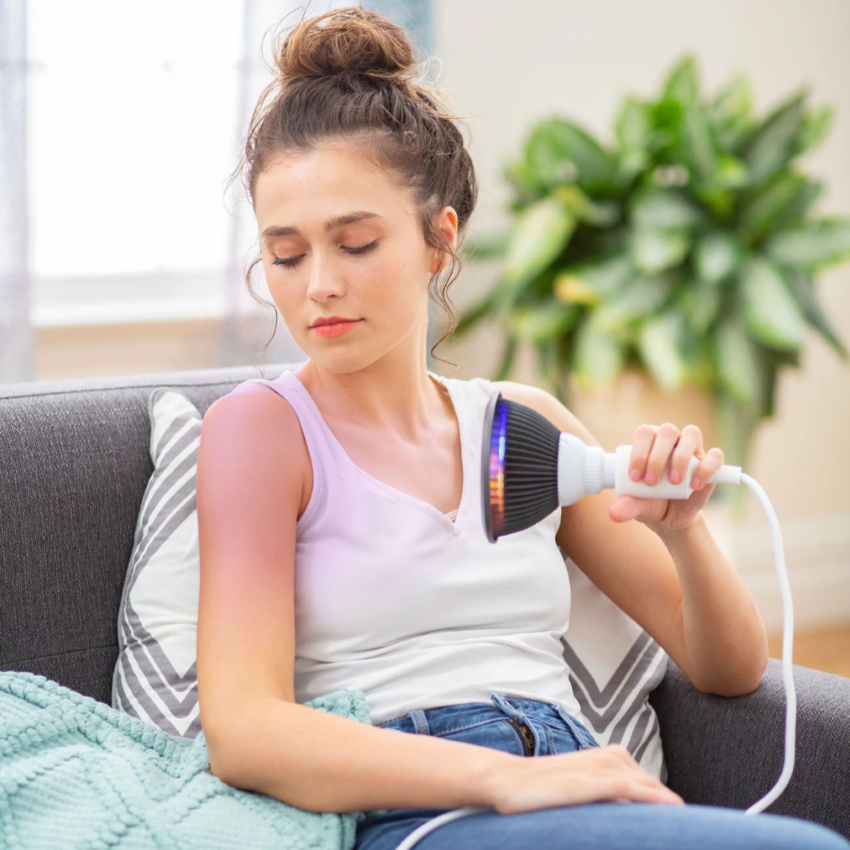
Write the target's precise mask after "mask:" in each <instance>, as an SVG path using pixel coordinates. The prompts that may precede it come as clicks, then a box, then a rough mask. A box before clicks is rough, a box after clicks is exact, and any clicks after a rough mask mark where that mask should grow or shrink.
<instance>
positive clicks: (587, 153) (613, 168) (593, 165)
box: [547, 117, 618, 196]
mask: <svg viewBox="0 0 850 850" xmlns="http://www.w3.org/2000/svg"><path fill="white" fill-rule="evenodd" d="M547 133H548V134H549V138H551V140H552V144H553V145H557V146H558V147H559V149H560V150H561V151H562V155H563V157H564V158H565V159H567V160H569V161H570V162H572V163H573V164H574V165H575V167H576V169H577V172H578V173H577V176H576V178H575V182H577V183H578V184H579V186H581V188H582V189H584V191H585V192H588V193H589V194H591V195H593V196H596V195H610V194H612V193H613V192H614V191H615V190H616V186H617V181H616V178H617V170H618V169H617V157H616V156H615V155H614V154H613V153H611V152H610V151H608V150H606V149H605V148H604V147H603V146H602V145H601V144H600V143H599V142H597V141H596V139H594V138H593V136H591V135H590V133H588V132H587V131H586V130H584V129H583V128H582V127H579V126H578V124H575V123H574V122H572V121H568V120H567V119H565V118H560V117H556V118H552V119H551V120H550V121H549V122H548V125H547Z"/></svg>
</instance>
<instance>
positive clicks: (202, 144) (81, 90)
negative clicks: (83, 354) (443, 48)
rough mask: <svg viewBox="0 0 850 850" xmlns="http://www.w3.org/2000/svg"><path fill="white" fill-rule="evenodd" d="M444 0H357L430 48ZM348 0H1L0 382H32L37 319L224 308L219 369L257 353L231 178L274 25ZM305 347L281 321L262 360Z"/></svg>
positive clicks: (71, 321)
mask: <svg viewBox="0 0 850 850" xmlns="http://www.w3.org/2000/svg"><path fill="white" fill-rule="evenodd" d="M432 2H433V0H362V2H360V3H357V2H356V0H355V3H354V4H353V5H361V6H362V7H363V8H373V9H375V10H376V11H380V12H382V13H383V14H386V15H387V16H388V17H391V18H392V19H393V20H396V21H397V22H398V23H399V24H401V25H402V26H404V27H405V29H406V30H407V31H408V32H409V33H410V35H411V37H412V39H413V40H414V42H416V43H418V45H419V46H420V47H421V48H422V49H423V50H424V51H425V54H426V55H431V52H432V49H433V47H432V42H433V35H432V29H433V23H432V9H431V3H432ZM342 5H348V3H346V2H334V0H309V2H295V0H229V1H228V2H227V3H222V4H216V5H214V6H209V5H208V4H206V3H205V0H148V2H147V3H146V4H144V5H143V6H141V7H130V6H127V5H125V4H118V3H114V2H112V0H86V2H85V3H69V2H66V0H0V382H12V381H25V380H32V379H34V377H35V375H34V328H36V327H68V326H70V325H91V324H110V323H115V322H133V323H138V322H155V321H163V320H172V321H173V320H194V319H210V318H221V319H223V321H222V328H223V331H222V336H221V341H220V342H221V346H220V349H219V353H218V362H210V363H209V366H210V367H215V366H218V365H237V364H239V365H241V364H250V363H253V362H262V361H261V359H260V355H261V352H262V349H263V345H264V343H265V342H266V340H267V339H268V337H269V335H270V333H271V329H272V327H273V324H274V322H273V311H272V309H271V308H261V307H260V306H259V305H258V304H257V303H256V302H255V301H254V300H253V299H252V298H251V297H250V295H249V293H248V290H247V286H246V282H245V273H246V271H247V267H248V265H249V263H250V261H251V259H252V258H253V257H254V256H255V255H256V253H257V251H258V240H257V227H256V219H255V218H254V215H253V210H252V209H251V206H250V202H249V200H248V198H247V196H245V195H244V194H243V193H242V187H241V183H239V182H237V183H236V184H234V185H233V186H232V187H231V189H230V192H229V193H228V195H225V194H224V193H223V188H224V181H225V178H226V176H227V175H228V174H229V173H230V171H231V170H232V169H233V168H234V167H235V166H236V163H237V161H238V157H239V152H240V149H241V146H242V144H243V141H244V135H245V133H246V131H247V125H248V120H249V118H250V114H251V111H252V110H253V107H254V105H255V103H256V101H257V98H258V97H259V94H260V92H261V91H262V90H263V88H265V86H266V85H267V84H268V82H269V81H270V80H271V74H272V68H273V57H272V55H271V47H272V43H273V40H272V37H271V36H272V34H273V32H274V30H275V28H276V25H278V24H279V23H280V22H281V21H282V20H283V21H284V26H287V25H290V24H293V23H295V22H296V21H298V20H299V19H300V18H301V17H302V16H303V15H305V14H306V15H315V14H321V13H322V12H325V11H328V10H330V9H332V8H337V7H339V6H342ZM164 21H168V25H167V26H164V25H163V22H164ZM253 283H254V289H255V291H256V292H257V294H258V295H259V296H260V297H261V298H264V299H266V300H270V299H269V298H268V289H267V287H266V285H265V279H264V276H263V273H262V267H255V269H254V278H253ZM302 357H303V354H302V353H301V352H300V351H299V350H298V349H297V347H296V346H295V344H294V342H293V341H292V339H291V337H290V335H289V333H288V331H287V330H286V326H285V325H284V323H283V321H282V320H281V319H280V317H279V321H278V328H277V332H276V334H275V337H274V340H273V341H272V343H271V344H270V346H269V348H268V351H267V354H266V357H265V361H264V362H266V363H273V362H280V361H287V360H299V359H301V358H302ZM108 369H109V363H106V362H105V363H104V373H107V372H108Z"/></svg>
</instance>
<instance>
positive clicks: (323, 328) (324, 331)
mask: <svg viewBox="0 0 850 850" xmlns="http://www.w3.org/2000/svg"><path fill="white" fill-rule="evenodd" d="M360 321H362V320H361V319H342V318H338V317H336V316H331V317H330V318H329V319H317V320H316V323H315V324H313V325H312V326H311V327H312V329H313V330H314V331H315V332H316V333H317V334H318V335H319V336H323V337H333V336H342V334H344V333H348V331H350V330H351V329H352V328H353V327H355V325H357V324H358V323H359V322H360Z"/></svg>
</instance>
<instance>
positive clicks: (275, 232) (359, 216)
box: [261, 210, 383, 238]
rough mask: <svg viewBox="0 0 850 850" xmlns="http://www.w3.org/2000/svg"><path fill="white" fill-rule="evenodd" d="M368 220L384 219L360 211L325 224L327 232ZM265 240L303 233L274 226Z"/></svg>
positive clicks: (268, 231)
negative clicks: (271, 237) (269, 237)
mask: <svg viewBox="0 0 850 850" xmlns="http://www.w3.org/2000/svg"><path fill="white" fill-rule="evenodd" d="M367 218H383V216H382V215H378V213H373V212H367V211H366V210H358V211H357V212H352V213H347V214H346V215H337V216H334V217H333V218H329V219H328V220H327V221H326V222H325V232H326V233H327V232H330V231H331V230H335V229H336V228H337V227H343V226H344V225H346V224H353V223H354V222H355V221H363V219H367ZM261 235H262V236H263V238H266V237H267V236H291V235H296V236H300V235H301V231H300V230H299V229H298V228H297V227H291V226H273V227H267V228H266V229H265V230H264V231H263V232H262V234H261Z"/></svg>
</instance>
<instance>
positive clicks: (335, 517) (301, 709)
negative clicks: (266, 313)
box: [197, 7, 850, 850]
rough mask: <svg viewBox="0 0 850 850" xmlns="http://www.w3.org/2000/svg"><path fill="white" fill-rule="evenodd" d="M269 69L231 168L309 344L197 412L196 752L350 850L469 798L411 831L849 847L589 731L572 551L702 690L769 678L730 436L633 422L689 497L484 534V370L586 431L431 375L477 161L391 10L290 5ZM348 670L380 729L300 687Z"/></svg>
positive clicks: (463, 837)
mask: <svg viewBox="0 0 850 850" xmlns="http://www.w3.org/2000/svg"><path fill="white" fill-rule="evenodd" d="M277 62H278V68H279V71H280V76H279V79H278V80H277V81H276V82H275V83H274V84H273V85H272V86H270V87H269V88H268V89H267V90H266V92H264V94H263V97H262V98H261V99H260V103H259V104H258V105H257V109H256V110H255V113H254V116H253V120H252V122H251V127H250V130H249V135H248V140H247V143H246V148H245V152H244V155H243V160H242V162H240V168H241V167H245V169H246V178H247V180H246V183H247V188H248V190H249V192H250V196H251V200H252V203H253V206H254V211H255V213H256V218H257V223H258V227H259V236H260V246H261V255H260V256H259V257H258V258H257V259H256V260H255V262H254V264H256V263H258V262H262V264H263V268H264V270H265V275H266V279H267V281H268V285H269V290H270V293H271V295H272V298H273V299H274V302H275V305H276V306H277V309H278V310H279V311H280V313H281V315H282V316H283V318H284V321H285V322H286V325H287V328H288V329H289V331H290V333H291V334H292V336H293V338H294V339H295V341H296V342H297V343H298V345H299V346H300V348H301V349H302V350H303V351H304V352H305V353H306V354H307V356H308V358H309V359H308V360H307V361H306V362H305V363H304V364H303V365H301V366H299V368H298V369H297V370H295V371H288V372H285V373H284V374H283V375H281V376H280V377H278V378H276V379H274V380H270V381H253V382H246V383H244V384H241V385H240V386H239V387H237V388H236V389H235V390H234V391H233V392H231V393H229V394H228V395H226V396H224V397H223V398H221V399H219V400H218V401H216V402H215V403H214V404H213V405H212V406H211V407H210V408H209V410H208V411H207V414H206V416H205V418H204V424H203V435H202V440H201V449H200V457H199V462H198V479H197V495H198V516H199V528H200V549H201V590H200V608H199V620H198V684H199V699H200V706H201V716H202V722H203V727H204V731H205V735H206V739H207V743H208V746H209V753H210V765H211V770H212V772H213V773H214V774H215V775H216V776H218V777H220V778H221V779H223V780H224V781H225V782H228V783H230V784H232V785H234V786H237V787H240V788H244V789H250V790H255V791H260V792H262V793H265V794H268V795H271V796H274V797H277V798H278V799H280V800H283V801H285V802H287V803H289V804H291V805H294V806H298V807H301V808H304V809H309V810H311V811H317V812H350V811H367V812H369V816H368V817H367V818H365V819H364V820H361V821H360V822H359V824H358V828H357V843H356V847H357V848H358V850H361V848H362V850H366V848H368V850H389V848H394V847H396V846H397V845H398V844H399V843H400V842H401V841H402V840H403V838H404V837H405V836H406V835H407V834H409V833H410V832H411V831H412V830H413V829H415V828H416V826H418V825H419V824H421V823H422V822H424V821H425V820H427V819H428V818H430V817H433V816H434V815H435V814H437V813H439V812H441V811H446V810H448V809H454V808H458V807H461V806H467V805H480V806H484V807H488V809H487V810H486V811H482V812H479V813H476V814H472V815H470V816H468V817H465V818H462V819H459V820H456V821H453V822H451V823H448V824H445V825H443V826H441V827H440V828H439V829H437V830H435V831H434V832H433V833H431V834H430V835H429V836H428V837H427V838H426V839H424V840H423V842H422V845H423V846H427V847H428V848H433V850H437V848H509V847H510V848H515V847H529V846H534V847H537V848H540V850H544V848H552V850H555V848H564V850H566V848H570V849H571V850H577V848H585V847H594V848H599V849H600V850H602V848H614V847H624V848H625V847H628V848H630V850H633V849H634V848H637V847H653V848H668V847H670V848H672V847H682V846H687V847H691V848H697V847H700V848H715V847H716V848H720V847H722V848H725V850H728V848H731V847H768V846H769V847H771V848H780V847H789V848H790V847H794V848H803V847H811V848H816V847H817V848H828V847H835V848H838V847H845V848H846V847H847V846H850V845H848V844H847V843H846V842H845V841H844V840H843V839H842V838H841V837H840V836H838V835H837V834H835V833H833V832H831V831H829V830H827V829H825V828H823V827H820V826H817V825H815V824H811V823H808V822H806V821H803V820H797V819H793V818H787V817H780V816H775V815H761V816H758V817H752V816H746V815H744V814H743V813H742V812H740V811H732V810H725V809H720V808H712V807H705V806H695V805H690V806H685V805H684V803H683V800H682V799H681V798H680V797H679V796H678V795H677V794H675V793H673V792H672V791H671V790H669V789H668V788H666V787H665V786H664V785H663V784H662V783H661V782H660V781H658V779H656V778H654V777H653V776H651V775H650V774H649V773H647V772H646V771H645V770H643V769H642V768H641V767H639V765H638V764H637V762H636V761H635V760H634V759H633V758H632V756H631V755H630V754H629V752H628V751H627V750H626V749H625V748H624V747H622V746H619V745H614V746H606V747H600V746H599V744H598V743H597V742H596V741H595V740H594V738H593V736H592V735H591V733H590V732H589V731H588V730H587V729H586V728H585V727H584V726H583V725H582V723H581V722H580V720H579V719H578V717H577V716H576V715H577V714H578V713H579V706H578V704H577V702H576V699H575V697H574V695H573V693H572V689H571V686H570V682H569V671H568V669H567V667H566V663H565V661H564V659H563V655H562V653H561V651H560V637H561V636H562V635H563V634H564V632H565V631H566V628H567V625H568V618H569V605H570V593H569V581H568V575H567V571H566V568H565V565H564V561H563V556H562V554H561V552H560V551H559V547H560V549H562V550H563V551H564V552H567V553H568V554H569V555H570V556H571V557H572V558H573V559H574V561H575V562H576V563H577V564H578V565H579V566H580V567H581V568H582V569H583V570H584V571H585V572H586V573H587V575H588V576H589V577H590V578H591V579H592V580H593V581H594V582H595V583H596V584H597V585H598V586H599V587H600V588H601V589H602V590H603V591H604V592H605V593H606V594H607V595H608V596H610V598H611V599H612V600H614V602H615V603H617V604H618V605H619V606H620V607H621V608H622V609H623V610H624V611H626V612H627V613H628V614H629V615H631V616H632V617H633V618H634V619H635V620H636V621H637V622H638V623H640V625H642V626H643V627H644V628H645V629H646V630H647V632H649V634H650V635H652V636H653V637H654V638H655V639H656V640H657V641H658V642H659V643H660V644H661V645H662V646H663V647H664V649H665V650H666V651H667V652H668V653H669V654H670V656H671V657H672V658H673V660H674V661H675V662H676V663H677V664H678V665H679V666H680V667H681V668H682V670H683V671H684V672H685V673H686V674H687V676H688V677H689V679H690V680H691V681H692V682H693V683H694V685H695V686H696V687H698V688H700V689H701V690H704V691H709V692H712V693H715V694H722V695H726V696H734V695H737V694H746V693H750V692H751V691H753V690H755V689H756V688H757V687H758V685H759V681H760V679H761V676H762V674H763V672H764V669H765V666H766V663H767V657H768V652H767V641H766V637H765V629H764V625H763V623H762V620H761V617H760V616H759V613H758V611H757V609H756V607H755V605H754V603H753V600H752V598H751V597H750V595H749V593H748V591H747V589H746V588H745V586H744V584H743V583H742V582H741V580H740V579H739V577H738V576H737V574H736V572H735V570H734V569H733V568H732V567H731V566H730V564H729V563H728V561H727V560H726V559H725V558H724V556H723V555H722V553H721V552H720V550H719V549H718V547H717V546H716V544H715V542H714V541H713V540H712V537H711V535H710V533H709V531H708V529H707V528H706V524H705V521H704V518H703V515H702V513H701V511H700V509H701V507H702V506H703V505H704V504H705V502H706V501H707V500H708V498H709V496H710V495H711V491H712V489H713V487H712V485H708V484H705V483H704V482H705V481H706V480H707V479H708V478H709V477H710V476H711V474H712V473H713V472H714V470H716V469H717V468H718V467H719V466H720V465H721V464H722V463H723V460H724V458H723V452H722V451H721V450H720V449H718V448H713V449H711V450H710V451H705V450H704V447H703V445H702V435H701V433H700V430H699V428H697V427H696V426H693V425H688V426H687V427H685V428H684V429H683V430H681V431H680V430H679V429H678V428H676V427H675V426H673V425H671V424H665V425H661V426H660V427H655V426H649V425H644V426H641V427H640V428H639V429H638V430H637V432H636V433H635V436H634V446H635V448H634V451H633V454H632V459H631V467H630V469H631V472H632V475H633V477H634V478H635V479H636V480H639V479H640V478H643V479H644V480H645V481H647V482H648V483H650V484H652V483H654V482H655V481H657V480H658V479H659V477H660V476H661V474H662V472H663V470H664V468H665V466H666V464H667V461H668V459H670V458H671V457H672V468H673V470H674V473H673V475H675V474H676V472H678V473H680V474H681V472H682V471H683V470H685V468H686V466H687V463H688V460H689V459H690V457H691V456H693V455H696V456H697V457H698V458H699V459H700V463H699V466H698V468H697V471H696V473H695V481H694V489H695V492H694V493H693V494H692V496H691V497H690V499H688V500H687V501H669V502H668V501H665V500H662V499H635V498H631V497H623V498H619V499H616V498H614V497H613V496H612V495H611V494H610V492H604V493H602V494H600V495H598V496H593V497H585V498H584V499H582V500H581V501H580V502H578V503H577V504H575V505H572V506H570V507H567V508H562V509H561V508H559V509H558V510H556V511H555V512H554V513H553V514H552V515H551V516H550V517H547V518H546V519H544V520H543V521H541V522H540V523H538V524H537V525H535V526H533V527H532V528H530V529H527V530H526V531H523V532H519V533H516V534H513V535H507V536H505V537H503V538H501V539H500V540H499V542H498V544H495V545H493V544H490V543H489V542H488V541H487V539H486V536H485V533H484V527H483V520H482V515H481V506H480V504H479V495H478V494H479V483H480V482H479V479H478V477H477V476H479V474H480V471H479V452H480V441H481V433H482V423H483V415H484V407H485V405H486V403H487V400H488V398H489V395H490V393H491V392H492V390H493V388H495V387H497V388H498V389H500V390H501V391H502V393H503V395H504V396H505V397H507V398H509V399H513V400H516V401H519V402H522V403H523V404H527V405H529V406H531V407H533V408H535V409H536V410H538V411H539V412H540V413H542V414H543V415H544V416H546V417H548V418H549V419H550V420H551V421H552V422H554V423H555V424H556V425H557V426H558V427H559V428H560V429H561V430H562V431H570V432H572V433H575V434H577V435H578V436H580V437H581V438H582V439H584V440H585V441H586V442H588V443H591V444H593V445H598V442H597V441H596V440H595V439H594V437H593V435H592V434H591V433H590V432H589V431H588V430H587V428H585V427H584V426H583V425H582V424H581V423H580V422H579V421H578V420H577V419H576V418H575V417H574V416H573V415H572V414H571V413H570V411H569V410H567V409H566V408H565V407H564V406H563V405H561V404H560V403H559V402H558V401H557V400H556V399H555V398H554V397H553V396H551V395H550V394H548V393H547V392H544V391H542V390H540V389H536V388H534V387H531V386H525V385H522V384H519V383H513V382H500V383H497V384H491V383H490V382H488V381H486V380H483V379H474V380H470V381H462V380H458V379H451V378H443V377H440V376H438V375H436V374H434V373H432V372H430V371H429V370H428V369H427V368H426V357H425V352H426V327H427V318H428V311H427V306H428V298H429V295H431V296H433V297H435V298H436V299H437V300H438V301H440V303H442V304H443V305H444V306H445V307H446V309H448V310H449V311H450V314H451V309H450V302H448V300H447V296H446V290H447V289H448V286H449V285H450V283H451V279H450V280H448V281H446V282H444V283H443V284H442V285H439V279H440V276H441V273H442V272H443V271H445V270H446V268H448V267H449V265H451V266H452V267H454V265H455V263H456V261H457V249H458V244H459V238H460V237H461V236H462V235H463V234H464V233H465V231H466V228H467V225H468V223H469V218H470V216H471V214H472V211H473V209H474V207H475V202H476V195H477V183H476V178H475V173H474V170H473V166H472V161H471V159H470V157H469V154H468V152H467V151H466V150H465V149H464V145H463V140H462V137H461V135H460V133H459V131H458V130H457V128H456V126H455V124H454V121H453V117H452V116H451V115H450V114H448V113H446V112H444V111H442V110H441V109H440V108H438V107H437V102H436V97H435V96H434V95H432V94H429V93H428V92H426V91H425V89H424V88H422V87H420V86H418V85H415V84H414V83H413V82H411V75H412V74H413V73H414V72H415V63H414V60H413V54H412V48H411V45H410V42H409V41H408V38H407V36H406V34H405V32H404V31H403V30H402V29H400V28H399V27H398V26H396V25H395V24H393V23H392V22H391V21H389V20H387V19H385V18H383V17H381V16H379V15H377V14H375V13H373V12H369V11H363V10H361V9H359V8H356V7H347V8H345V9H338V10H336V11H333V12H330V13H327V14H326V15H321V16H317V17H315V18H309V19H305V20H302V21H300V22H299V23H298V24H297V25H296V26H295V27H294V28H293V29H292V31H291V32H290V33H289V35H288V37H287V38H286V39H285V41H284V42H283V44H282V45H281V47H280V49H279V51H278V57H277ZM254 264H252V268H253V265H254ZM248 274H249V286H250V269H249V272H248ZM451 315H453V314H451ZM444 338H445V337H444ZM697 479H698V480H697ZM699 482H703V483H702V485H700V483H699ZM338 688H352V689H359V690H361V691H363V693H364V694H365V695H366V697H367V699H368V702H369V707H370V714H371V720H372V725H368V724H364V723H359V722H357V721H353V720H349V719H346V718H342V717H339V716H336V715H332V714H329V713H326V712H320V711H317V710H315V709H313V708H311V707H309V706H306V705H304V704H303V703H305V702H307V701H309V700H310V699H313V698H314V697H317V696H320V695H323V694H328V693H331V692H332V691H334V690H336V689H338ZM399 731H401V732H406V733H412V734H401V735H400V734H397V733H398V732H399ZM523 756H532V757H530V758H528V757H523ZM542 756H546V757H545V758H544V757H542ZM623 803H631V805H623ZM659 804H662V805H659ZM663 804H672V805H663Z"/></svg>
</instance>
